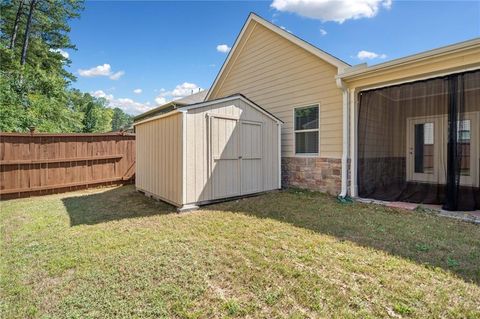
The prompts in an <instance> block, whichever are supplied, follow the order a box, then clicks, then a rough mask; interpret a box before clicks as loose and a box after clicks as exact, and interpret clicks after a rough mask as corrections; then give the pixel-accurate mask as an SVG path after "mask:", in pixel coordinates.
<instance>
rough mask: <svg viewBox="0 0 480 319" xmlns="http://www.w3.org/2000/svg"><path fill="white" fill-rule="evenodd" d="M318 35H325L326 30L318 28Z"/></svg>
mask: <svg viewBox="0 0 480 319" xmlns="http://www.w3.org/2000/svg"><path fill="white" fill-rule="evenodd" d="M320 35H321V36H322V37H323V36H326V35H327V31H326V30H325V29H320Z"/></svg>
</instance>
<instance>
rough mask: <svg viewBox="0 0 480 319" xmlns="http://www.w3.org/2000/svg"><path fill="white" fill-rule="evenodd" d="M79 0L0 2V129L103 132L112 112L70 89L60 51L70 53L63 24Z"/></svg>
mask: <svg viewBox="0 0 480 319" xmlns="http://www.w3.org/2000/svg"><path fill="white" fill-rule="evenodd" d="M82 9H83V0H63V1H58V0H10V1H8V0H5V1H0V12H1V14H0V90H1V91H0V130H1V131H19V132H22V131H28V129H29V128H30V127H32V126H33V127H35V128H36V129H37V130H38V131H43V132H108V131H111V130H112V118H113V114H114V111H113V110H111V109H110V108H108V107H107V102H106V101H105V100H104V99H98V98H95V97H92V96H91V95H90V94H87V93H82V92H80V91H78V90H76V89H72V88H71V87H70V85H71V83H72V82H73V81H75V77H74V75H73V74H71V73H69V72H68V71H66V69H65V67H66V66H68V65H69V64H70V60H69V59H68V57H66V56H64V54H62V51H61V50H63V49H75V46H74V45H73V44H72V43H71V41H70V38H69V36H68V33H69V32H70V26H69V24H68V22H69V21H70V20H71V19H74V18H77V17H78V16H79V13H80V11H81V10H82Z"/></svg>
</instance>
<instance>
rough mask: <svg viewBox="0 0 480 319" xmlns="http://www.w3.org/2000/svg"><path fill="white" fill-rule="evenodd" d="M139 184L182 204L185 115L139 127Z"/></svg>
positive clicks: (175, 115)
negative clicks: (183, 124)
mask: <svg viewBox="0 0 480 319" xmlns="http://www.w3.org/2000/svg"><path fill="white" fill-rule="evenodd" d="M135 130H136V139H137V143H136V151H137V163H136V178H135V179H136V182H135V183H136V187H137V188H138V189H140V190H143V191H146V192H148V193H151V194H153V195H155V196H158V197H159V198H160V199H164V200H167V201H170V202H172V203H174V204H177V205H181V204H183V203H182V114H181V113H178V114H174V115H172V116H168V117H165V118H161V119H158V120H154V121H151V122H146V123H144V124H141V125H138V126H136V129H135Z"/></svg>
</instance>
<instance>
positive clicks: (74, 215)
mask: <svg viewBox="0 0 480 319" xmlns="http://www.w3.org/2000/svg"><path fill="white" fill-rule="evenodd" d="M62 201H63V205H64V206H65V208H66V210H67V212H68V215H69V217H70V226H76V225H94V224H98V223H104V222H108V221H113V220H121V219H125V218H136V217H144V216H152V215H160V214H170V213H174V212H176V210H175V208H174V207H173V206H171V205H169V204H167V203H164V202H160V201H155V200H153V199H151V198H148V197H146V196H144V195H143V194H141V193H139V192H136V191H135V187H134V186H132V185H130V186H123V187H118V188H114V189H109V190H106V191H104V192H101V193H92V194H86V195H83V196H77V197H66V198H63V199H62Z"/></svg>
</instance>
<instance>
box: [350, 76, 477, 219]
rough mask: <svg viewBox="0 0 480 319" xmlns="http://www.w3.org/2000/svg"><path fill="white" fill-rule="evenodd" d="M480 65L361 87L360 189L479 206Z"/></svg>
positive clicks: (393, 197)
mask: <svg viewBox="0 0 480 319" xmlns="http://www.w3.org/2000/svg"><path fill="white" fill-rule="evenodd" d="M479 125H480V71H479V70H477V71H473V72H466V73H461V74H453V75H449V76H446V77H441V78H435V79H429V80H425V81H417V82H412V83H406V84H402V85H397V86H391V87H386V88H380V89H375V90H369V91H362V92H360V93H359V114H358V176H357V177H358V179H357V180H358V193H359V196H360V197H364V198H373V199H379V200H387V201H406V202H413V203H424V204H441V205H443V208H444V209H449V210H473V209H480V188H479V180H480V176H479V174H480V163H479V161H480V158H479V154H480V145H477V144H478V143H479V141H480V128H479V127H478V126H479Z"/></svg>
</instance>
